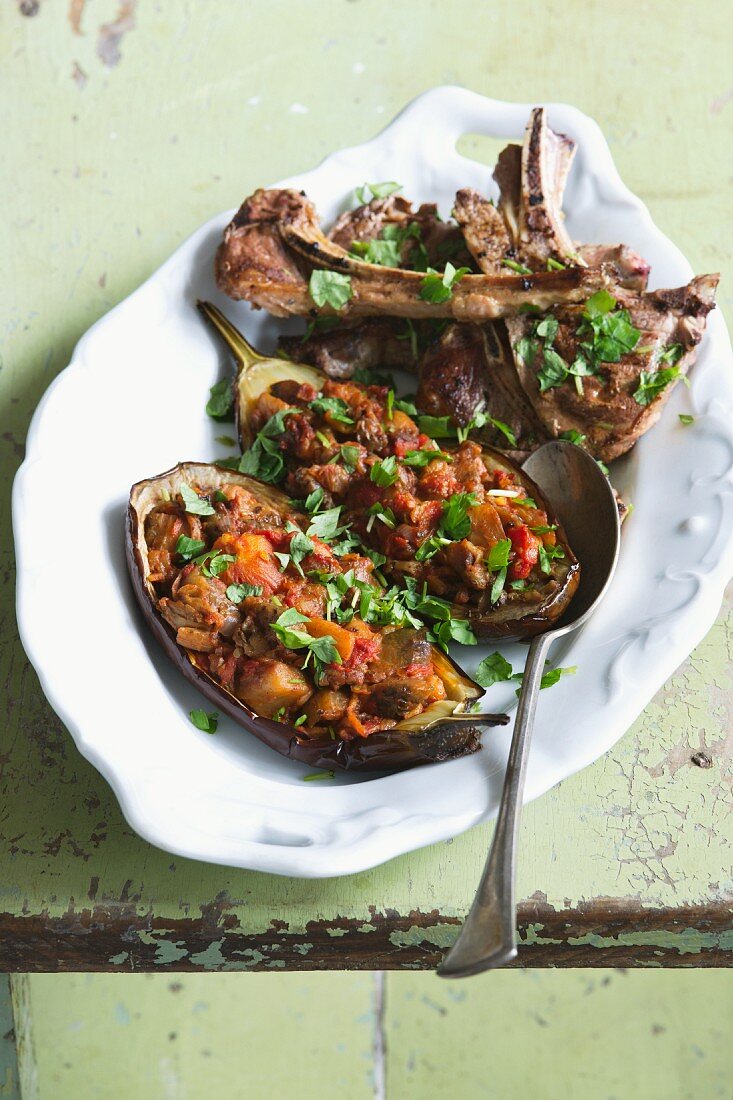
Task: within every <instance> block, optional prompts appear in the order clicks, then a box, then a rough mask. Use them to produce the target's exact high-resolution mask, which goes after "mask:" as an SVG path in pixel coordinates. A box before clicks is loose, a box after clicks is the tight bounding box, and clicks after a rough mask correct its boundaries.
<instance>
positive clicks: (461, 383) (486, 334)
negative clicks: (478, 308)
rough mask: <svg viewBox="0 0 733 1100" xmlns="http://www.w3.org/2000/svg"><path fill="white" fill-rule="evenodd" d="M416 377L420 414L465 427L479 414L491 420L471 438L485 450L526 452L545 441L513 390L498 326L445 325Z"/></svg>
mask: <svg viewBox="0 0 733 1100" xmlns="http://www.w3.org/2000/svg"><path fill="white" fill-rule="evenodd" d="M419 377H420V383H419V386H418V391H417V402H416V403H417V406H418V408H419V409H420V411H421V412H423V413H428V414H430V415H431V416H449V417H451V418H452V419H453V420H454V421H455V423H456V424H458V425H460V426H461V427H465V426H466V425H467V424H468V423H469V422H470V420H471V419H472V418H473V417H474V415H475V414H476V412H477V411H478V410H481V411H482V412H483V413H485V414H486V416H488V417H489V418H491V419H490V420H489V421H488V422H487V423H486V425H485V426H484V428H483V429H482V431H481V432H480V433H477V434H480V437H481V438H482V439H483V440H484V441H485V442H487V443H488V444H490V445H491V446H495V447H499V448H501V449H502V450H506V449H507V448H508V449H510V450H512V451H518V452H528V451H530V450H532V449H533V448H534V447H536V446H538V444H539V443H542V442H544V441H545V440H546V439H547V438H548V436H547V433H546V431H545V429H544V427H543V425H542V423H541V421H540V420H539V419H538V418H537V417H536V416H535V414H534V412H533V410H532V408H531V406H530V405H529V403H528V401H527V398H526V396H525V394H524V392H523V390H522V387H521V386H520V385H519V382H518V379H517V374H516V371H515V369H514V365H513V362H512V354H511V349H510V348H509V344H508V341H507V338H506V333H505V331H504V327H503V325H500V324H497V325H492V324H486V325H457V324H452V325H448V326H447V328H446V329H445V330H444V332H443V333H442V335H441V336H440V337H439V338H438V339H437V340H436V341H435V342H434V343H433V344H432V345H431V346H430V347H428V349H427V350H426V352H425V354H424V355H423V357H422V359H421V362H420V371H419ZM492 421H494V422H499V423H501V424H502V425H504V427H505V428H506V429H507V430H506V431H502V429H501V428H499V427H497V425H496V423H492Z"/></svg>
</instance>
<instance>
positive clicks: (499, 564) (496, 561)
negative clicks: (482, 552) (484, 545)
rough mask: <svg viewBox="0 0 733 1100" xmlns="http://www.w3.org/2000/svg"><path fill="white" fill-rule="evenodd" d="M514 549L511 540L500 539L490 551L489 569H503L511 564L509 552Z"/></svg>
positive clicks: (487, 561)
mask: <svg viewBox="0 0 733 1100" xmlns="http://www.w3.org/2000/svg"><path fill="white" fill-rule="evenodd" d="M511 548H512V541H511V539H500V540H499V541H498V542H496V543H494V545H493V546H492V547H491V549H490V550H489V553H488V556H487V558H486V565H487V567H488V568H489V569H491V570H492V572H493V570H494V569H503V568H504V567H505V566H507V565H508V564H509V552H510V550H511Z"/></svg>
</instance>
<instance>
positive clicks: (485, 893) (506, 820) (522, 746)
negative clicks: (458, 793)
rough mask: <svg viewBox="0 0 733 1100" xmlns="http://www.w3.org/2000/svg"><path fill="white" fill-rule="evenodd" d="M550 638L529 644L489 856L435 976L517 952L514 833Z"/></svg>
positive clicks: (484, 965) (472, 970)
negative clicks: (470, 900)
mask: <svg viewBox="0 0 733 1100" xmlns="http://www.w3.org/2000/svg"><path fill="white" fill-rule="evenodd" d="M551 641H552V634H542V635H540V636H539V637H538V638H535V639H534V641H533V642H532V644H531V645H530V647H529V653H528V655H527V664H526V666H525V670H524V677H523V679H522V689H521V694H520V696H519V705H518V707H517V717H516V719H515V722H514V733H513V735H512V744H511V748H510V750H509V760H508V762H507V769H506V775H505V777H504V788H503V790H502V794H501V804H500V806H499V815H498V817H497V819H496V829H495V831H494V837H493V840H492V842H491V850H490V852H489V858H488V859H487V861H486V866H485V868H484V873H483V875H482V878H481V882H480V884H479V888H478V891H477V893H476V897H475V898H474V902H473V905H472V906H471V911H470V912H469V914H468V916H467V917H466V921H465V923H464V925H463V928H462V929H461V931H460V934H459V936H458V939H457V940H456V942H455V943H454V945H453V947H452V948H451V950H450V951H449V952H448V954H447V955H446V956H445V958H444V959H443V961H442V962H441V963H440V965H439V966H438V974H439V975H440V977H441V978H464V977H468V976H469V975H470V974H479V973H480V972H481V971H482V970H490V969H492V968H494V967H497V966H501V965H502V964H503V963H506V962H509V960H510V959H513V958H514V956H515V955H516V953H517V940H516V926H517V917H516V903H515V898H514V863H515V857H516V849H517V835H518V833H519V818H520V814H521V811H522V793H523V791H524V778H525V774H526V771H527V760H528V758H529V745H530V740H531V737H532V729H533V726H534V716H535V711H536V709H537V696H538V695H539V690H540V681H541V680H542V672H543V669H544V666H545V657H546V654H547V650H548V649H549V647H550V643H551Z"/></svg>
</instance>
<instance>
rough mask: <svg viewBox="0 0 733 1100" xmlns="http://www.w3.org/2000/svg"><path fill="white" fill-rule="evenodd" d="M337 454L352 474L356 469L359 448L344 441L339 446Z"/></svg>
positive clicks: (359, 452)
mask: <svg viewBox="0 0 733 1100" xmlns="http://www.w3.org/2000/svg"><path fill="white" fill-rule="evenodd" d="M339 454H340V457H341V461H342V462H343V464H344V466H345V467H346V469H347V470H348V471H349V473H351V474H353V472H354V470H355V469H356V464H357V462H358V461H359V455H360V454H361V451H360V450H359V448H358V447H356V446H354V445H353V444H349V443H344V444H343V445H342V446H341V447H339Z"/></svg>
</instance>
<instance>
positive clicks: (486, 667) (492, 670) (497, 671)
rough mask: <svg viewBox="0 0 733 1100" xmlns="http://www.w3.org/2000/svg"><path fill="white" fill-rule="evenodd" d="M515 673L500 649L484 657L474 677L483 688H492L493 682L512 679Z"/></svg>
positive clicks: (498, 682) (497, 682)
mask: <svg viewBox="0 0 733 1100" xmlns="http://www.w3.org/2000/svg"><path fill="white" fill-rule="evenodd" d="M513 675H514V673H513V671H512V666H511V665H510V664H509V662H508V661H507V659H506V657H502V655H501V653H499V651H498V650H495V651H494V652H493V653H490V654H489V656H488V657H484V659H483V661H482V662H481V664H480V665H479V666H478V668H477V669H476V671H475V672H474V674H473V679H474V680H475V681H476V683H477V684H480V685H481V687H482V688H490V687H491V686H492V685H493V684H500V683H502V682H503V681H505V680H511V678H512V676H513Z"/></svg>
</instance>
